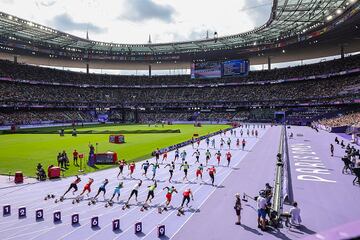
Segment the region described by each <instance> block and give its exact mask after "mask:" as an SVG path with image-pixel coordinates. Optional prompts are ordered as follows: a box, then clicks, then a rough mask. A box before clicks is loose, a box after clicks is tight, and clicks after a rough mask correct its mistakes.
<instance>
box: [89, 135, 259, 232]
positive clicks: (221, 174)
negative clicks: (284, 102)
mask: <svg viewBox="0 0 360 240" xmlns="http://www.w3.org/2000/svg"><path fill="white" fill-rule="evenodd" d="M256 142H257V141H256ZM256 142H255V143H254V145H255V144H256ZM239 151H240V150H239ZM245 155H247V153H246V154H245ZM245 155H243V156H242V157H241V159H242V158H243V157H244V156H245ZM241 159H240V160H239V161H241ZM239 163H240V162H238V163H237V164H236V165H235V166H237V165H238V164H239ZM224 169H229V168H224ZM231 170H232V169H231V168H230V170H229V171H230V172H231ZM226 172H227V171H222V173H220V174H219V175H218V176H223V175H224V174H225V173H226ZM195 180H196V177H195V178H193V179H191V182H192V181H195ZM187 186H189V184H186V185H185V186H184V187H182V188H181V190H182V189H185V188H186V187H187ZM199 186H200V187H199V188H198V189H197V190H196V191H195V192H197V191H198V190H200V189H201V188H202V187H204V186H203V185H201V184H199ZM165 202H166V201H163V202H161V203H160V205H161V204H164V203H165ZM154 211H155V209H153V210H151V211H149V212H147V214H145V216H143V217H141V218H140V219H139V220H141V219H144V218H145V217H147V216H148V215H149V214H151V213H152V212H154ZM111 224H112V223H109V224H107V225H105V226H104V227H103V228H102V229H101V230H99V231H97V232H96V233H94V234H93V235H91V236H89V237H88V238H87V239H90V238H92V237H93V236H95V235H97V234H98V233H99V232H101V231H102V230H104V229H105V228H107V227H108V226H109V225H111ZM131 227H132V226H131V225H130V226H129V227H128V228H126V229H125V230H124V231H123V232H122V233H121V234H120V235H118V236H116V238H114V239H117V238H118V237H120V236H121V235H122V234H124V233H125V232H127V231H128V230H129V229H130V228H131Z"/></svg>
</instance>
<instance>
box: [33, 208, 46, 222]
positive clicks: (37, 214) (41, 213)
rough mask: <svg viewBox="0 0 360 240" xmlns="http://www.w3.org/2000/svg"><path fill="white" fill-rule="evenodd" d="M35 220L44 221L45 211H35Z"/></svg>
mask: <svg viewBox="0 0 360 240" xmlns="http://www.w3.org/2000/svg"><path fill="white" fill-rule="evenodd" d="M35 219H36V220H37V221H39V220H42V219H44V210H43V209H41V208H40V209H36V211H35Z"/></svg>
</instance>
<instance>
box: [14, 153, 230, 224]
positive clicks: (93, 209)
mask: <svg viewBox="0 0 360 240" xmlns="http://www.w3.org/2000/svg"><path fill="white" fill-rule="evenodd" d="M180 149H181V148H180ZM224 150H225V149H224ZM164 172H165V175H166V174H167V173H166V172H167V171H164ZM138 174H141V172H138ZM160 175H163V174H160ZM177 175H181V173H180V174H177ZM158 176H159V175H158ZM128 191H130V190H127V191H126V192H128ZM145 191H146V190H145ZM142 192H144V191H142ZM118 207H120V206H118ZM99 208H100V207H99ZM92 210H94V209H92ZM81 213H83V211H82V212H81ZM103 215H104V214H103ZM66 216H68V215H66ZM100 216H102V215H100ZM86 219H90V218H86ZM34 224H36V223H34ZM34 224H30V225H34ZM25 226H29V225H25ZM7 230H9V229H7Z"/></svg>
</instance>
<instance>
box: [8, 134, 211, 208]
mask: <svg viewBox="0 0 360 240" xmlns="http://www.w3.org/2000/svg"><path fill="white" fill-rule="evenodd" d="M217 136H218V135H217ZM203 141H204V140H203ZM203 141H202V142H203ZM186 147H189V146H185V147H182V148H179V150H182V149H184V148H186ZM190 150H191V149H190ZM170 153H174V154H173V155H174V156H175V150H172V151H170V152H169V157H168V160H167V161H166V162H165V163H170V162H171V161H172V160H171V157H170ZM147 160H149V161H151V160H155V158H154V157H152V158H149V159H147ZM144 161H146V160H144ZM115 169H117V167H114V168H111V169H108V170H105V171H106V172H107V171H110V170H115ZM100 173H104V175H106V173H105V172H104V171H102V172H91V173H87V175H82V177H86V176H87V177H92V175H98V174H100ZM116 173H117V171H116ZM73 177H74V176H70V177H67V178H66V179H61V180H62V181H68V184H70V183H71V182H72V181H73V180H72V179H71V178H73ZM65 184H66V183H65ZM41 185H47V186H46V188H41V191H42V192H46V191H49V189H53V188H54V185H53V184H52V182H44V183H43V184H41ZM25 187H28V186H24V188H25ZM31 191H33V190H32V189H29V188H27V189H26V191H22V192H16V193H18V194H21V195H20V196H16V197H17V198H19V197H21V196H22V195H26V193H27V192H31ZM13 192H15V191H13ZM13 192H10V193H13ZM7 194H8V193H7ZM25 197H26V199H29V197H28V196H25ZM25 197H24V198H25ZM13 199H14V197H13V196H12V197H11V196H9V197H8V198H7V200H9V201H12V200H13ZM30 199H33V200H31V201H29V203H32V202H33V201H37V200H38V197H37V196H34V197H33V198H30ZM1 202H4V203H3V204H5V202H6V201H4V198H2V199H1ZM16 203H17V202H16ZM16 203H14V204H13V205H16ZM21 205H27V204H24V203H21Z"/></svg>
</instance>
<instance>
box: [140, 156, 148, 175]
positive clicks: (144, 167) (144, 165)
mask: <svg viewBox="0 0 360 240" xmlns="http://www.w3.org/2000/svg"><path fill="white" fill-rule="evenodd" d="M149 166H150V163H149V161H148V160H146V162H144V163H143V164H141V168H142V169H144V173H143V174H142V175H143V176H145V177H146V178H147V175H146V174H147V171H148V169H149Z"/></svg>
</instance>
